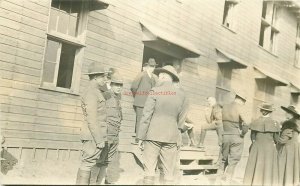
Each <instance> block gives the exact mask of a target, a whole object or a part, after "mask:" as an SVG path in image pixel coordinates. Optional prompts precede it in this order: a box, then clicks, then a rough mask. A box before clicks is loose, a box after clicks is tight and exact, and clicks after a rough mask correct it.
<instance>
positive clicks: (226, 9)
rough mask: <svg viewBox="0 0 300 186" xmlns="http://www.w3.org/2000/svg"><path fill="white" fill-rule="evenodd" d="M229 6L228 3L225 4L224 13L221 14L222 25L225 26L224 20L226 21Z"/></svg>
mask: <svg viewBox="0 0 300 186" xmlns="http://www.w3.org/2000/svg"><path fill="white" fill-rule="evenodd" d="M229 5H230V3H229V2H228V1H226V2H225V6H224V13H223V25H225V26H227V25H226V22H227V21H226V20H227V16H228V11H229Z"/></svg>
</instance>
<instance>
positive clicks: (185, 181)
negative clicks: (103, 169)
mask: <svg viewBox="0 0 300 186" xmlns="http://www.w3.org/2000/svg"><path fill="white" fill-rule="evenodd" d="M119 161H120V164H119V165H118V168H117V170H118V172H117V174H116V176H117V177H116V178H117V179H118V181H117V182H116V184H122V185H136V184H137V185H140V184H142V179H143V170H142V169H141V168H140V167H139V166H138V165H137V164H136V163H132V162H135V159H134V157H133V155H132V154H130V153H122V154H121V155H120V159H119ZM78 166H79V161H78V162H74V161H72V162H71V161H53V160H45V161H42V162H36V161H30V162H19V163H18V164H17V165H15V166H14V167H13V169H12V170H10V171H8V173H7V174H6V175H2V178H1V179H0V180H1V183H2V184H30V185H31V184H40V185H48V184H51V185H55V184H60V185H74V184H75V181H76V174H77V170H78ZM180 180H181V181H180V184H181V185H212V184H214V180H215V176H212V175H199V176H183V177H181V179H180ZM235 182H236V184H238V185H240V184H241V179H239V178H236V179H235ZM92 183H93V182H92Z"/></svg>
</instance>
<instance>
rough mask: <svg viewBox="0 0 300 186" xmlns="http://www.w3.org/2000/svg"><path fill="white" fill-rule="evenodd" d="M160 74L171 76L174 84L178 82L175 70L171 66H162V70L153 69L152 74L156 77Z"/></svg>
mask: <svg viewBox="0 0 300 186" xmlns="http://www.w3.org/2000/svg"><path fill="white" fill-rule="evenodd" d="M162 72H163V73H167V74H169V75H170V76H172V79H173V81H175V82H177V81H179V76H178V74H177V72H176V70H175V68H174V67H172V66H171V65H166V66H164V67H162V68H156V69H154V72H153V73H154V74H156V75H158V74H160V73H162Z"/></svg>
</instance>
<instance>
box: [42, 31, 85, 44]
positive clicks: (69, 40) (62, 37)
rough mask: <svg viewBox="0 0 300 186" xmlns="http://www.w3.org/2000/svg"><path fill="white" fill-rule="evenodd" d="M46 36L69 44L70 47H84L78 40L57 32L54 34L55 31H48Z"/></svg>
mask: <svg viewBox="0 0 300 186" xmlns="http://www.w3.org/2000/svg"><path fill="white" fill-rule="evenodd" d="M47 36H48V37H50V38H53V39H58V40H63V41H65V42H67V43H70V44H72V45H76V46H78V47H85V46H86V45H85V44H84V43H83V42H82V41H80V40H79V39H76V38H74V37H70V36H67V35H65V34H61V33H59V32H55V31H50V32H49V33H47Z"/></svg>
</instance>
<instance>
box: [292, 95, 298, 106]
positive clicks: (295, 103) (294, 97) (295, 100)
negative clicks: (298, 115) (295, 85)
mask: <svg viewBox="0 0 300 186" xmlns="http://www.w3.org/2000/svg"><path fill="white" fill-rule="evenodd" d="M298 102H299V94H295V93H291V105H298Z"/></svg>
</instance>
